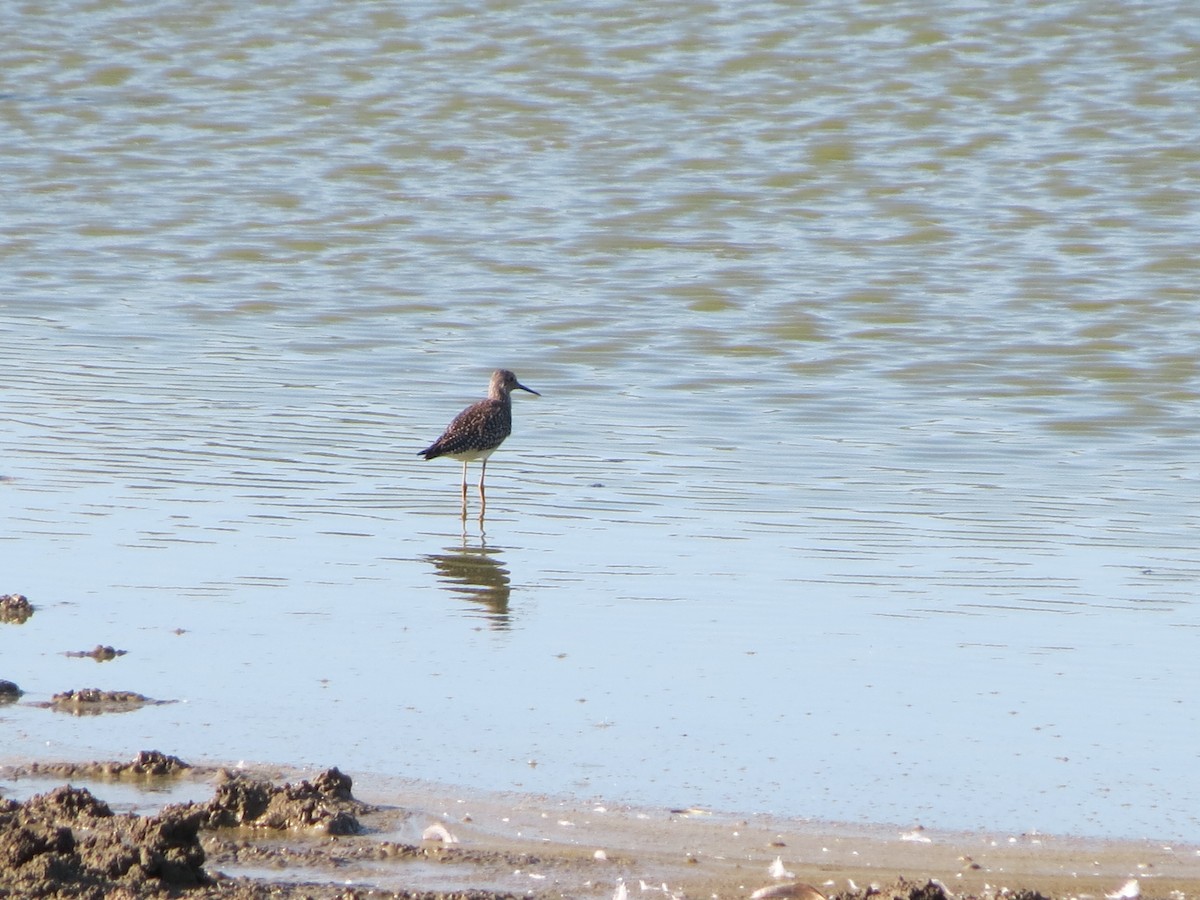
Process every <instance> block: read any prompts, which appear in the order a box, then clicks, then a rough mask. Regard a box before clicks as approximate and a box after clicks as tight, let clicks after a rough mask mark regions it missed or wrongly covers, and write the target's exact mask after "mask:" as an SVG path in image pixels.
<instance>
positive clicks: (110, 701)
mask: <svg viewBox="0 0 1200 900" xmlns="http://www.w3.org/2000/svg"><path fill="white" fill-rule="evenodd" d="M167 702H169V701H166V700H151V699H150V698H149V697H143V696H142V695H141V694H137V693H134V692H133V691H102V690H100V689H99V688H81V689H80V690H78V691H63V692H62V693H61V694H55V695H54V696H53V697H51V698H50V702H49V703H42V704H39V705H40V706H45V707H49V708H50V709H53V710H55V711H56V712H65V713H70V714H71V715H73V716H98V715H101V714H103V713H119V712H132V711H133V710H135V709H141V708H142V707H143V706H148V705H155V706H156V705H158V704H161V703H167Z"/></svg>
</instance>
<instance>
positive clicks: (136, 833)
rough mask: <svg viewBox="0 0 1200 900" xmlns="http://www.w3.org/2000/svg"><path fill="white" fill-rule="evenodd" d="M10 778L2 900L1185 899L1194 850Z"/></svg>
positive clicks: (293, 775)
mask: <svg viewBox="0 0 1200 900" xmlns="http://www.w3.org/2000/svg"><path fill="white" fill-rule="evenodd" d="M23 782H26V783H28V784H37V785H38V791H39V793H38V794H37V795H36V796H33V797H29V799H27V800H26V802H24V803H17V802H16V801H13V800H4V799H0V896H22V897H24V896H28V897H88V898H92V897H95V898H100V897H118V898H143V897H165V896H172V897H195V898H208V897H226V898H230V897H231V898H258V897H281V898H298V897H312V898H335V897H336V898H366V897H393V896H395V897H478V898H491V897H603V898H608V897H614V896H620V895H621V893H622V891H623V892H624V893H625V894H626V895H627V896H630V897H653V896H668V897H687V898H713V897H750V896H751V895H752V894H753V893H754V892H756V891H761V890H763V889H766V888H774V890H775V893H773V894H770V896H807V897H809V898H810V900H812V898H814V897H815V896H816V895H814V894H811V893H807V894H806V893H805V889H801V888H795V889H791V892H789V888H787V885H792V884H807V885H812V886H814V887H815V888H816V889H817V890H818V891H820V892H821V894H823V895H824V896H825V897H827V898H831V900H833V898H838V900H850V898H863V897H866V896H878V897H880V898H884V900H887V898H907V900H939V898H947V897H951V898H959V897H981V898H995V897H1002V896H1008V897H1016V898H1025V900H1029V898H1032V897H1034V896H1041V897H1045V898H1066V897H1094V898H1105V897H1111V896H1113V895H1117V894H1120V895H1121V896H1123V897H1133V896H1137V895H1138V894H1140V896H1142V897H1155V898H1157V897H1162V898H1172V900H1186V898H1191V897H1200V849H1198V848H1196V847H1193V846H1179V847H1172V846H1169V845H1166V844H1163V843H1159V842H1153V841H1145V842H1105V841H1093V840H1079V839H1071V838H1063V837H1050V836H1045V835H1031V834H1025V835H1010V834H1001V833H997V834H982V833H979V834H949V833H937V832H932V831H927V830H923V829H920V828H915V829H914V828H899V827H887V826H851V825H845V824H834V823H816V822H802V821H795V820H777V819H773V818H771V817H767V816H755V817H751V818H748V819H747V818H737V817H730V816H723V815H720V814H717V813H714V812H711V811H706V810H695V809H693V810H665V809H637V808H633V807H611V806H610V807H605V806H600V805H597V804H590V803H586V802H581V801H574V800H571V801H566V800H560V799H555V798H547V797H535V796H526V795H508V794H485V793H480V792H472V791H466V790H462V789H459V788H449V787H445V786H437V785H429V784H414V783H409V782H405V781H403V780H400V779H396V780H392V781H387V780H383V779H371V780H364V781H363V782H362V783H360V784H355V783H354V782H352V780H351V778H350V777H349V776H347V775H345V774H343V773H341V772H339V771H338V770H337V769H330V770H327V771H325V772H321V773H297V772H284V771H270V770H266V769H260V770H250V769H238V770H229V769H222V768H217V767H205V766H188V765H187V764H186V763H184V762H183V761H181V760H178V759H175V758H174V757H170V756H166V755H164V754H159V753H154V752H149V753H143V754H140V755H139V757H138V758H137V759H135V760H133V761H129V762H121V763H118V762H97V763H88V764H83V765H80V764H71V763H67V764H44V763H23V764H22V763H17V764H11V765H7V766H4V767H2V768H0V790H3V791H4V796H7V795H8V794H9V793H11V792H12V791H13V790H15V789H17V788H19V787H20V786H21V784H22V783H23ZM81 783H86V784H87V785H88V788H86V789H80V788H74V787H72V788H67V787H65V785H67V784H76V785H77V784H81ZM172 783H191V784H193V785H195V786H196V787H197V790H198V791H199V792H200V793H201V794H210V796H211V799H208V800H205V801H199V802H197V801H193V802H189V803H177V804H169V805H167V806H165V807H163V808H162V809H161V810H158V811H157V812H153V813H148V814H144V815H137V814H134V813H114V812H113V811H112V810H111V809H110V808H109V807H108V805H107V803H106V802H105V797H104V794H105V788H106V786H112V787H113V788H114V789H115V788H116V787H118V786H124V785H129V784H134V785H143V786H154V787H156V788H158V789H162V788H163V787H164V785H170V784H172ZM53 784H59V785H61V786H59V787H50V788H47V789H45V790H43V786H45V785H53ZM209 788H211V792H210V791H209ZM24 793H25V794H26V795H28V793H29V792H28V790H26V791H24ZM148 796H153V795H148ZM1132 882H1136V883H1132ZM1135 891H1136V892H1137V893H1136V894H1135ZM759 896H763V895H762V894H760V895H759Z"/></svg>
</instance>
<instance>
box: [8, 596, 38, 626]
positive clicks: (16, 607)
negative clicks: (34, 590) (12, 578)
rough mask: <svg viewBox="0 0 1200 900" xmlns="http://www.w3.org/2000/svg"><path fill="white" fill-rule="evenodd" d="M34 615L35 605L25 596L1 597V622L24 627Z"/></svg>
mask: <svg viewBox="0 0 1200 900" xmlns="http://www.w3.org/2000/svg"><path fill="white" fill-rule="evenodd" d="M32 615H33V604H32V603H30V602H29V598H28V597H26V596H25V595H24V594H3V595H0V622H8V623H9V624H11V625H22V624H24V623H25V622H26V621H28V619H29V617H30V616H32Z"/></svg>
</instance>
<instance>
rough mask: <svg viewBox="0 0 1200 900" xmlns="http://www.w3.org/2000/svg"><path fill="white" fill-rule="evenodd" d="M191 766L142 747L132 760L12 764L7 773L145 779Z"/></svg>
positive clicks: (13, 774) (180, 771) (17, 776)
mask: <svg viewBox="0 0 1200 900" xmlns="http://www.w3.org/2000/svg"><path fill="white" fill-rule="evenodd" d="M191 768H192V767H191V766H190V765H188V764H187V763H185V762H184V761H183V760H182V759H180V758H179V757H178V756H168V755H167V754H166V753H161V752H159V751H158V750H143V751H142V752H141V753H139V754H138V755H137V756H136V757H135V758H134V759H133V760H132V761H131V762H87V763H71V762H60V763H39V762H34V763H30V764H29V765H27V766H10V767H8V768H6V769H5V773H6V774H7V775H8V776H9V777H10V778H76V779H89V780H94V781H143V780H151V779H155V778H172V777H175V776H177V775H182V774H183V773H184V772H186V771H188V770H189V769H191Z"/></svg>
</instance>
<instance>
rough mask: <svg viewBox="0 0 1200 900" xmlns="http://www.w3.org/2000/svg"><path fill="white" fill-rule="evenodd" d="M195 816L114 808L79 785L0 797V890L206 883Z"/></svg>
mask: <svg viewBox="0 0 1200 900" xmlns="http://www.w3.org/2000/svg"><path fill="white" fill-rule="evenodd" d="M199 829H200V816H199V815H197V814H195V813H190V812H186V811H182V810H178V809H176V810H172V809H171V808H168V809H165V810H163V812H162V813H161V814H160V815H157V816H146V817H141V816H136V815H132V814H130V815H114V814H113V812H112V810H111V809H110V808H109V806H108V804H106V803H104V802H103V801H102V800H98V799H96V798H95V797H93V796H92V794H91V793H90V792H89V791H87V790H86V789H84V788H73V787H70V786H69V785H68V786H64V787H60V788H56V789H55V790H53V791H51V792H50V793H48V794H39V795H37V796H35V797H31V798H30V799H29V800H27V801H26V802H25V803H23V804H22V803H15V802H13V801H11V800H0V896H13V897H31V898H43V897H45V898H68V897H70V898H77V897H78V898H86V900H92V898H96V900H100V898H102V897H107V896H112V895H114V893H116V894H118V895H120V892H121V890H122V889H123V890H124V892H125V893H126V894H128V895H136V896H154V895H159V894H166V893H167V892H168V891H170V890H171V889H173V888H177V887H184V886H195V885H202V884H209V883H210V879H209V878H208V876H207V874H206V873H205V872H204V849H203V848H202V847H201V846H200V839H199Z"/></svg>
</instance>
